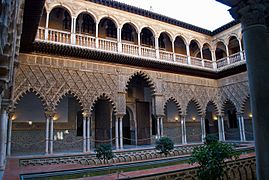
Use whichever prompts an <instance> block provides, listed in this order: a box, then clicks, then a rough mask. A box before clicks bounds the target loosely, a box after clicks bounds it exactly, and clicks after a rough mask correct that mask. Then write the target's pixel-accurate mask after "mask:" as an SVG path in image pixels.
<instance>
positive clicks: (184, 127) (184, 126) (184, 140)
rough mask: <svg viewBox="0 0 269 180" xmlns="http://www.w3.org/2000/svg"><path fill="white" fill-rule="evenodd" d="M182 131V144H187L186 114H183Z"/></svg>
mask: <svg viewBox="0 0 269 180" xmlns="http://www.w3.org/2000/svg"><path fill="white" fill-rule="evenodd" d="M180 122H181V133H182V136H181V137H182V144H187V136H186V116H185V115H183V116H181V120H180Z"/></svg>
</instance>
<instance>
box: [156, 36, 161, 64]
mask: <svg viewBox="0 0 269 180" xmlns="http://www.w3.org/2000/svg"><path fill="white" fill-rule="evenodd" d="M155 50H156V58H157V59H160V51H159V38H158V37H157V36H155Z"/></svg>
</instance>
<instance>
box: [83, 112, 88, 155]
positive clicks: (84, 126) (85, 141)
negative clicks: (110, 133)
mask: <svg viewBox="0 0 269 180" xmlns="http://www.w3.org/2000/svg"><path fill="white" fill-rule="evenodd" d="M86 125H87V117H86V116H85V114H83V152H84V153H85V152H86V151H87V137H86V132H87V131H86V127H87V126H86Z"/></svg>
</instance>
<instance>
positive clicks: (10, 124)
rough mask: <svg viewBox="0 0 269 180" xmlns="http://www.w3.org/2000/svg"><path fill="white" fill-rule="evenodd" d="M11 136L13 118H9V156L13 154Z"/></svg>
mask: <svg viewBox="0 0 269 180" xmlns="http://www.w3.org/2000/svg"><path fill="white" fill-rule="evenodd" d="M11 136H12V118H11V117H9V119H8V143H7V156H10V155H11Z"/></svg>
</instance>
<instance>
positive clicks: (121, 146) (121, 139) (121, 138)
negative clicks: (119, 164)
mask: <svg viewBox="0 0 269 180" xmlns="http://www.w3.org/2000/svg"><path fill="white" fill-rule="evenodd" d="M122 119H123V117H122V116H121V117H120V118H119V121H120V149H123V129H122Z"/></svg>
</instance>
